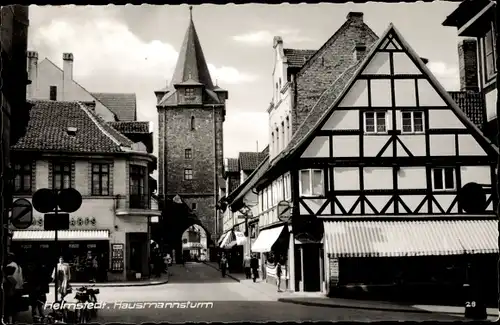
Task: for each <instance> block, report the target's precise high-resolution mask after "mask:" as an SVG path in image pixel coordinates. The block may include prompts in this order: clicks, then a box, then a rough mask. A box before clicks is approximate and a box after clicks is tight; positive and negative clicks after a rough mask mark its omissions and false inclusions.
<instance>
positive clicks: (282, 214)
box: [278, 201, 292, 222]
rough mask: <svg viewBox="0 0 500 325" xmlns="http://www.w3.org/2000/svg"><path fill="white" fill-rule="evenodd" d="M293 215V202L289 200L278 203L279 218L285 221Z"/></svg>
mask: <svg viewBox="0 0 500 325" xmlns="http://www.w3.org/2000/svg"><path fill="white" fill-rule="evenodd" d="M291 216H292V204H291V203H290V202H288V201H280V202H279V203H278V219H279V220H280V221H283V222H288V220H290V218H291Z"/></svg>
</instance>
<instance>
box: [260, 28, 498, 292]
mask: <svg viewBox="0 0 500 325" xmlns="http://www.w3.org/2000/svg"><path fill="white" fill-rule="evenodd" d="M315 110H318V111H321V112H322V113H321V114H318V115H316V114H315V113H314V112H315ZM304 125H307V129H305V130H303V132H304V133H301V130H300V129H299V130H298V131H297V133H296V134H295V135H294V137H293V138H292V140H291V142H290V144H289V150H288V153H287V158H285V159H281V160H280V161H274V162H272V163H271V167H270V168H269V169H268V171H267V172H266V173H265V176H264V177H262V178H261V180H260V181H259V182H258V184H257V187H258V188H259V193H265V192H266V190H267V191H268V192H269V191H271V193H272V194H271V199H272V198H273V193H274V192H273V189H272V186H271V184H272V183H273V182H276V180H280V179H285V177H286V175H287V174H288V173H289V174H290V188H289V189H290V191H291V203H292V206H293V216H292V218H291V222H290V223H289V224H288V228H289V230H290V231H291V232H292V234H293V236H290V238H292V237H293V238H294V240H290V241H289V243H288V247H286V249H285V248H283V249H282V251H281V253H282V254H283V255H285V257H286V258H288V261H289V262H288V266H289V267H290V277H291V287H292V288H294V290H297V289H298V290H304V291H325V292H335V291H336V289H337V288H338V287H341V286H343V285H347V284H353V283H354V284H365V285H366V284H388V283H389V284H390V283H392V282H393V281H394V279H397V278H404V279H405V280H409V281H417V282H418V281H422V282H425V281H431V279H434V280H432V281H437V282H439V281H441V280H443V279H444V278H446V276H445V277H444V278H443V272H445V271H444V270H447V271H448V274H447V275H448V276H449V280H450V282H452V283H453V285H455V286H457V285H460V286H461V285H462V283H464V281H469V280H470V279H466V278H465V276H464V274H466V272H465V270H464V265H467V264H468V263H469V264H470V263H472V264H473V265H474V267H478V268H481V267H485V265H488V264H489V263H491V262H492V261H493V260H494V258H495V255H494V253H495V252H497V251H498V248H497V245H496V238H497V237H498V231H497V229H496V221H495V213H494V211H493V207H494V206H495V205H496V200H497V199H496V196H495V195H494V190H493V184H494V180H495V177H496V176H495V160H496V156H497V155H498V150H497V149H496V147H495V146H494V145H492V144H491V142H490V141H489V140H488V139H487V138H486V137H484V136H483V134H482V133H481V131H480V130H479V128H477V127H476V126H475V125H474V123H472V122H471V120H470V119H469V118H468V117H467V115H466V114H465V113H464V112H463V111H462V110H461V109H460V107H459V106H458V105H457V103H455V102H454V101H453V99H452V97H451V96H450V94H448V93H447V92H446V91H445V90H444V89H443V88H442V86H441V85H440V84H439V83H438V82H437V80H436V79H435V78H434V76H433V75H432V73H431V72H430V71H429V69H428V68H427V67H426V66H425V64H424V62H423V60H422V59H421V58H420V57H418V56H417V55H416V53H415V52H414V50H413V49H411V47H410V46H409V45H408V44H407V43H406V41H405V40H404V39H403V37H402V36H401V34H400V33H399V32H398V31H397V30H396V29H395V27H394V26H392V25H390V26H389V28H388V29H387V30H386V32H385V33H384V34H383V36H382V37H381V38H380V39H379V40H378V41H377V42H376V43H375V44H374V45H373V46H372V47H371V49H370V50H369V51H368V52H367V54H366V55H363V56H362V57H361V59H360V60H359V61H357V63H355V64H354V65H352V66H351V67H350V68H349V69H347V70H346V71H345V72H344V73H343V74H342V75H341V76H340V77H339V78H338V79H337V80H336V81H335V83H333V84H332V86H331V87H330V88H329V89H328V90H327V91H326V92H325V93H324V94H323V96H322V99H320V100H319V101H318V102H317V103H316V105H315V107H314V108H313V109H312V111H311V112H310V114H309V116H308V117H307V118H306V120H305V122H304V124H303V126H302V127H304ZM286 166H297V167H296V168H289V167H288V168H287V167H286ZM259 183H260V184H259ZM284 187H285V190H283V195H286V188H287V186H286V183H284ZM278 188H279V186H278ZM277 195H278V199H279V197H280V194H277ZM264 196H265V194H262V198H263V201H264V202H265V199H264ZM461 196H467V197H471V198H477V199H463V197H462V198H461ZM276 201H277V200H274V199H272V202H276ZM261 217H262V216H261ZM273 219H274V220H276V218H275V217H273ZM281 227H283V226H281ZM264 232H265V231H262V230H261V233H260V235H263V233H264ZM268 233H270V231H268ZM424 234H425V235H424ZM271 235H272V234H269V235H268V237H270V236H271ZM263 237H264V236H263ZM481 237H482V238H481ZM259 239H260V238H259ZM259 239H258V240H259ZM264 240H265V238H263V241H264ZM268 242H269V241H268ZM436 256H439V259H440V262H439V263H438V262H437V260H436ZM492 259H493V260H492ZM402 265H403V266H404V265H407V266H408V265H411V267H403V266H402ZM418 265H426V266H427V267H428V270H427V271H426V272H423V271H422V269H421V267H418ZM430 265H433V267H432V268H431V267H429V266H430ZM373 270H378V272H373ZM450 270H451V271H450ZM445 273H446V272H445ZM451 273H453V274H451ZM486 273H487V272H486ZM486 273H484V277H485V278H486V277H488V279H489V280H492V281H494V277H493V274H486ZM376 274H378V275H376ZM436 278H438V280H435V279H436ZM452 279H453V280H452Z"/></svg>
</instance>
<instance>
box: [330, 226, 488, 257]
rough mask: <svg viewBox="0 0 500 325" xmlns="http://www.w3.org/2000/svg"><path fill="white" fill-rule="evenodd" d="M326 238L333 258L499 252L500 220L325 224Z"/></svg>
mask: <svg viewBox="0 0 500 325" xmlns="http://www.w3.org/2000/svg"><path fill="white" fill-rule="evenodd" d="M324 239H325V251H326V253H328V254H329V256H330V257H333V258H338V257H371V256H379V257H391V256H429V255H458V254H488V253H498V221H496V220H446V221H444V220H436V221H434V220H432V221H429V220H425V221H325V235H324Z"/></svg>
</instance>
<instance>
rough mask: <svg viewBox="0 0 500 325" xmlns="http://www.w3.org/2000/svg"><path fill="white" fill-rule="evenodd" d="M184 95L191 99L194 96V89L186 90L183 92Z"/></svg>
mask: <svg viewBox="0 0 500 325" xmlns="http://www.w3.org/2000/svg"><path fill="white" fill-rule="evenodd" d="M184 95H185V96H186V97H193V96H195V92H194V88H186V89H185V91H184Z"/></svg>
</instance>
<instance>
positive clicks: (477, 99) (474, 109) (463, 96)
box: [448, 91, 486, 129]
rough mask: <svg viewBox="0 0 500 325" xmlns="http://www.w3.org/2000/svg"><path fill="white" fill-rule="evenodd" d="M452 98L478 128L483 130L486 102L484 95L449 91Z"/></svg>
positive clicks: (472, 92) (473, 92)
mask: <svg viewBox="0 0 500 325" xmlns="http://www.w3.org/2000/svg"><path fill="white" fill-rule="evenodd" d="M448 94H450V96H451V98H453V100H454V101H455V103H457V104H458V107H460V109H461V110H462V111H463V112H464V113H465V115H467V117H468V118H469V120H471V121H472V123H474V124H475V125H476V126H477V127H478V128H480V129H482V128H483V123H484V121H485V120H486V117H485V116H484V113H485V112H484V107H485V105H486V104H485V102H484V98H483V95H482V94H481V93H480V92H475V91H449V92H448Z"/></svg>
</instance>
